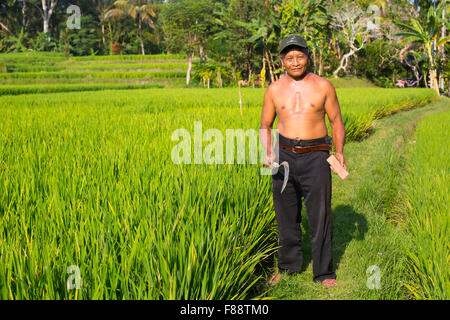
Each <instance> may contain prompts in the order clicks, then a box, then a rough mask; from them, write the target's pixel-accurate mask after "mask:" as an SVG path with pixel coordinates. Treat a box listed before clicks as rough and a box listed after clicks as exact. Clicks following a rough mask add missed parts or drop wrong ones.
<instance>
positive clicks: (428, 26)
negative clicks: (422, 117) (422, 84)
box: [394, 1, 450, 96]
mask: <svg viewBox="0 0 450 320" xmlns="http://www.w3.org/2000/svg"><path fill="white" fill-rule="evenodd" d="M446 9H447V4H446V1H443V2H441V3H440V4H439V6H438V7H437V8H436V10H435V9H434V7H433V6H430V8H429V9H428V12H427V16H426V19H425V21H419V20H417V19H415V18H411V19H410V20H409V23H404V22H401V21H398V20H396V19H394V23H395V24H397V25H398V26H399V27H401V28H402V29H404V30H405V32H400V33H396V34H394V36H398V37H403V39H402V43H414V44H417V45H419V46H420V47H422V49H424V51H425V52H426V53H427V56H428V59H429V61H430V71H429V77H430V82H431V84H432V88H433V89H435V90H436V93H437V95H438V96H439V95H440V93H439V86H438V83H437V67H436V61H435V52H436V50H437V48H439V47H440V46H443V45H444V44H445V43H447V42H449V41H450V36H446V35H444V36H441V37H439V31H440V27H441V25H442V24H446V26H447V27H448V26H449V22H448V21H444V19H442V18H441V16H442V12H443V10H446ZM434 42H436V45H435V46H434Z"/></svg>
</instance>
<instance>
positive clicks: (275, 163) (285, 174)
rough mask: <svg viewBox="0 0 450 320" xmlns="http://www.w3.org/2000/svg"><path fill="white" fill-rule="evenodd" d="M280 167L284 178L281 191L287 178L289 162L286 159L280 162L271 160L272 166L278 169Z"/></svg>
mask: <svg viewBox="0 0 450 320" xmlns="http://www.w3.org/2000/svg"><path fill="white" fill-rule="evenodd" d="M280 167H284V179H283V187H282V188H281V192H280V193H283V190H284V188H286V184H287V182H288V179H289V163H288V162H287V161H283V162H282V163H281V164H278V163H277V162H272V168H276V169H279V168H280Z"/></svg>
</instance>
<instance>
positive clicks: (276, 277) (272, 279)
mask: <svg viewBox="0 0 450 320" xmlns="http://www.w3.org/2000/svg"><path fill="white" fill-rule="evenodd" d="M279 280H280V274H279V273H277V274H276V275H274V276H273V277H272V278H271V279H270V281H269V284H270V285H271V286H274V285H276V284H277V282H278V281H279Z"/></svg>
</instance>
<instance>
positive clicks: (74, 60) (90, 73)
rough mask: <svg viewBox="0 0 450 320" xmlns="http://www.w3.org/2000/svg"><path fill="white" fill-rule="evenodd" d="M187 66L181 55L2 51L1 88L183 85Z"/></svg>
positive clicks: (59, 90) (125, 87) (0, 59)
mask: <svg viewBox="0 0 450 320" xmlns="http://www.w3.org/2000/svg"><path fill="white" fill-rule="evenodd" d="M187 67H188V64H187V61H186V59H185V57H184V56H183V55H179V54H170V55H165V54H160V55H145V56H142V55H126V56H122V55H118V56H89V57H69V58H65V57H64V55H63V54H61V53H59V54H56V53H35V52H25V53H14V54H0V87H2V86H3V85H6V86H9V87H11V86H15V85H17V86H20V85H22V86H23V85H30V84H33V85H41V86H44V85H45V84H48V85H49V87H53V88H54V85H56V84H61V85H63V84H69V83H70V84H86V83H89V84H96V85H97V88H98V86H99V85H101V84H104V85H105V87H106V88H110V89H112V88H113V87H112V86H111V84H122V87H120V88H121V89H127V88H133V86H132V85H133V84H135V86H134V88H136V89H138V88H142V87H143V86H142V85H143V84H146V85H149V84H153V85H155V84H157V85H159V86H168V87H182V86H183V85H184V84H185V81H183V80H184V79H185V77H186V70H187ZM124 84H126V85H124ZM147 87H149V86H147ZM61 88H63V87H61ZM73 88H75V87H72V88H71V90H68V91H73ZM118 88H119V87H118ZM80 90H81V89H80ZM62 91H63V89H58V90H52V91H50V90H49V89H48V90H43V91H42V92H62ZM3 92H4V91H3ZM15 92H20V90H16V91H15ZM24 93H26V90H24ZM0 94H2V91H0ZM16 94H17V93H16Z"/></svg>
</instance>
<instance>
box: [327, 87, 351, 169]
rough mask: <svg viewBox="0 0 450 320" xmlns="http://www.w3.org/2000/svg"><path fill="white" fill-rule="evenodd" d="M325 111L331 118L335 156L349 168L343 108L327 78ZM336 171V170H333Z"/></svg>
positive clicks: (329, 118)
mask: <svg viewBox="0 0 450 320" xmlns="http://www.w3.org/2000/svg"><path fill="white" fill-rule="evenodd" d="M325 112H326V113H327V116H328V120H330V126H331V131H332V133H331V135H332V138H333V144H334V147H335V151H336V153H335V156H336V158H337V159H338V160H339V162H340V163H341V164H342V165H343V166H344V168H345V169H346V170H347V165H346V163H345V157H344V142H345V128H344V122H343V121H342V115H341V108H340V106H339V101H338V98H337V95H336V90H335V89H334V86H333V85H332V84H331V82H330V81H329V80H327V86H326V96H325ZM333 171H334V170H333Z"/></svg>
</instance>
